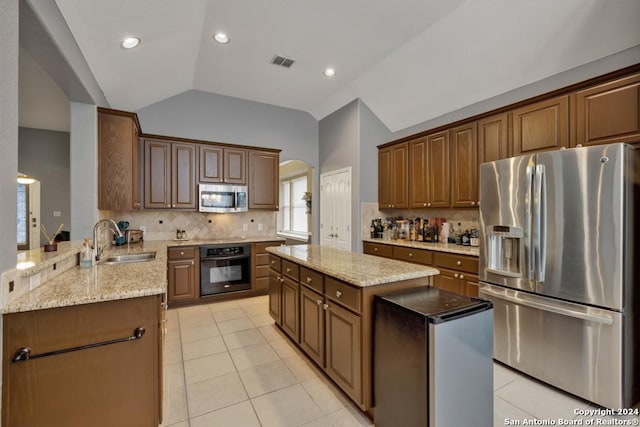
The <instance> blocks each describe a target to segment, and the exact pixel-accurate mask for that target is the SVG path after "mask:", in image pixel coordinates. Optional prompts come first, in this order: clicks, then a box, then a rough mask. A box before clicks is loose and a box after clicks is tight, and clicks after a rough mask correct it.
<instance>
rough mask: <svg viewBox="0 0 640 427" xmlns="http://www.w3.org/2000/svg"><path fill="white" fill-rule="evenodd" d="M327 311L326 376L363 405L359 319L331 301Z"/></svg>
mask: <svg viewBox="0 0 640 427" xmlns="http://www.w3.org/2000/svg"><path fill="white" fill-rule="evenodd" d="M325 311H326V315H325V321H326V324H325V334H326V335H325V343H326V357H325V372H326V373H327V374H328V375H329V377H331V379H332V380H333V381H335V382H336V384H338V385H339V386H340V387H341V388H342V390H344V391H345V393H347V395H349V396H351V398H352V399H354V400H356V401H362V329H361V319H360V316H358V315H356V314H354V313H352V312H350V311H348V310H346V309H344V308H342V307H340V306H339V305H338V304H337V303H335V302H331V301H329V302H328V303H327V304H326V307H325Z"/></svg>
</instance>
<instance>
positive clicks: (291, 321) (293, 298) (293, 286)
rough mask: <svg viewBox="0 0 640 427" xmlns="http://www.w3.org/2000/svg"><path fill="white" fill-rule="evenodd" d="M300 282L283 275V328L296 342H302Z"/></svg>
mask: <svg viewBox="0 0 640 427" xmlns="http://www.w3.org/2000/svg"><path fill="white" fill-rule="evenodd" d="M299 301H300V284H299V283H297V282H295V281H294V280H292V279H290V278H289V277H283V279H282V314H281V316H282V329H283V330H284V331H285V332H286V333H287V335H289V336H290V337H291V339H292V340H294V341H295V342H300V327H299V325H300V320H299V317H298V316H299V305H300V304H299Z"/></svg>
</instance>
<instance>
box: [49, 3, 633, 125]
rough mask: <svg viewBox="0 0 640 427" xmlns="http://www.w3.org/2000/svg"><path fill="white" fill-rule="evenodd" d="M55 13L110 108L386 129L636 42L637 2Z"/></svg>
mask: <svg viewBox="0 0 640 427" xmlns="http://www.w3.org/2000/svg"><path fill="white" fill-rule="evenodd" d="M56 3H57V4H58V7H59V8H60V11H61V13H62V15H63V16H64V18H65V20H66V21H67V24H68V26H69V28H70V29H71V32H72V33H73V35H74V37H75V39H76V41H77V43H78V45H79V47H80V49H81V51H82V53H83V54H84V56H85V58H86V61H87V63H88V64H89V67H90V68H91V70H92V72H93V74H94V75H95V77H96V80H97V81H98V83H99V85H100V86H101V88H102V90H103V91H104V94H105V96H106V98H107V99H108V101H109V103H110V104H111V106H112V107H113V108H118V109H123V110H130V111H131V110H138V109H140V108H142V107H144V106H146V105H149V104H152V103H154V102H157V101H160V100H162V99H165V98H168V97H171V96H173V95H176V94H178V93H182V92H184V91H187V90H190V89H197V90H202V91H208V92H212V93H218V94H222V95H228V96H234V97H238V98H243V99H248V100H253V101H258V102H264V103H268V104H274V105H279V106H283V107H288V108H294V109H299V110H304V111H308V112H310V113H311V114H313V115H314V117H316V118H317V119H321V118H322V117H324V116H326V115H327V114H330V113H331V112H333V111H335V110H336V109H338V108H340V107H341V106H343V105H344V104H346V103H348V102H350V101H351V100H353V99H355V98H361V99H362V100H363V101H364V102H365V103H366V104H367V105H368V106H369V107H370V108H371V110H372V111H373V112H374V113H375V114H376V115H377V116H378V117H379V118H380V119H381V120H382V122H383V123H385V124H386V125H387V127H389V129H391V130H392V131H396V130H399V129H404V128H406V127H409V126H412V125H415V124H417V123H420V122H423V121H426V120H429V119H432V118H434V117H438V116H440V115H442V114H445V113H447V112H449V111H453V110H456V109H458V108H461V107H464V106H466V105H470V104H472V103H474V102H478V101H481V100H483V99H487V98H490V97H492V96H495V95H498V94H501V93H504V92H507V91H509V90H512V89H514V88H517V87H520V86H523V85H526V84H529V83H532V82H535V81H538V80H541V79H543V78H545V77H548V76H551V75H554V74H557V73H560V72H562V71H565V70H568V69H570V68H573V67H576V66H579V65H582V64H585V63H588V62H591V61H594V60H596V59H599V58H602V57H604V56H607V55H609V54H612V53H616V52H619V51H622V50H624V49H627V48H630V47H633V46H637V45H639V44H640V25H638V22H639V21H640V20H639V18H640V1H638V0H616V1H615V2H611V1H609V0H562V1H557V0H536V1H532V0H446V1H445V0H397V1H389V0H323V1H304V0H269V1H266V0H243V1H222V0H188V1H176V0H110V1H104V0H56ZM220 30H222V31H225V32H227V33H228V34H229V36H230V37H231V42H230V43H229V44H227V45H219V44H217V43H215V42H213V41H212V39H211V36H212V34H214V33H215V32H216V31H220ZM127 35H137V36H139V37H141V38H142V44H141V45H140V46H139V47H138V48H136V49H133V50H124V49H122V48H121V47H120V45H119V43H120V41H121V40H122V38H123V37H124V36H127ZM274 54H278V55H282V56H287V57H291V58H293V59H295V60H296V63H295V64H294V65H293V66H292V67H291V68H290V69H285V68H281V67H276V66H274V65H271V64H269V61H270V60H271V58H272V56H273V55H274ZM326 66H333V67H335V68H336V70H337V74H336V76H335V77H334V78H332V79H328V78H326V77H324V76H323V75H322V70H323V69H324V68H325V67H326Z"/></svg>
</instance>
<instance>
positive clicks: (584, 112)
mask: <svg viewBox="0 0 640 427" xmlns="http://www.w3.org/2000/svg"><path fill="white" fill-rule="evenodd" d="M639 69H640V65H636V66H634V67H631V68H629V69H628V70H626V76H624V74H622V72H616V73H615V79H613V80H611V77H613V75H611V77H610V80H609V81H604V78H603V77H599V78H597V79H594V80H591V81H590V82H583V83H580V84H577V85H574V86H572V87H571V88H566V89H561V90H558V91H555V92H553V93H551V94H549V95H548V96H547V97H546V99H545V98H543V97H542V96H540V97H537V98H536V100H530V101H523V102H519V103H518V104H517V105H514V106H512V108H510V109H509V108H508V107H507V108H501V109H500V110H499V111H498V110H496V112H494V113H493V114H483V115H482V116H480V117H479V118H475V119H474V118H470V119H466V120H461V121H459V122H457V123H455V124H454V125H451V126H449V127H445V126H443V127H440V128H438V129H434V130H433V131H428V132H423V133H421V134H417V135H415V136H414V137H413V139H409V138H403V139H401V140H399V141H398V142H397V143H393V144H385V145H384V146H383V147H381V148H379V150H378V205H379V208H380V209H389V208H394V207H395V208H404V207H409V208H433V207H438V208H448V207H451V208H464V207H471V208H475V207H477V206H478V205H479V204H480V200H479V185H480V183H479V166H480V164H482V163H485V162H492V161H495V160H501V159H506V158H509V157H512V156H519V155H525V154H530V153H536V152H540V151H548V150H558V149H563V148H568V147H575V146H576V145H580V144H581V145H596V144H608V143H615V142H627V143H635V144H637V145H640V72H638V70H639ZM621 75H623V77H620V76H621ZM603 81H604V83H603ZM429 132H430V133H429ZM407 140H408V141H407ZM407 170H408V173H407ZM407 191H408V200H409V202H408V204H405V203H404V200H406V194H407Z"/></svg>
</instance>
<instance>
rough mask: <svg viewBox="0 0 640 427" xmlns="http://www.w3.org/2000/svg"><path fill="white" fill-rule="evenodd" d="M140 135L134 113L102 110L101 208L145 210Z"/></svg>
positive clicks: (99, 143) (99, 147) (99, 174)
mask: <svg viewBox="0 0 640 427" xmlns="http://www.w3.org/2000/svg"><path fill="white" fill-rule="evenodd" d="M139 134H140V126H139V124H138V119H137V116H136V115H135V114H134V113H127V112H125V111H117V110H109V109H107V108H100V107H98V209H103V210H110V211H131V210H137V209H140V208H141V207H142V203H141V191H140V189H141V178H140V170H141V165H140V160H141V159H140V153H139V151H140V150H139V144H138V135H139Z"/></svg>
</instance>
